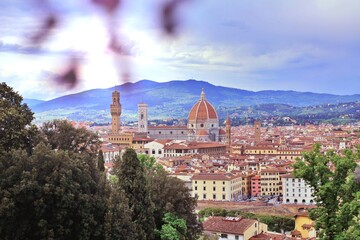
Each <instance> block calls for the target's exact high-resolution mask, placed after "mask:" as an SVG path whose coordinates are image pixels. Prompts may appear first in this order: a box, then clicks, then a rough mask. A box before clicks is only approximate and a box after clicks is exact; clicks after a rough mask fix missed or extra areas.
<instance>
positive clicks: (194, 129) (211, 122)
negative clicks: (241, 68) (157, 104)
mask: <svg viewBox="0 0 360 240" xmlns="http://www.w3.org/2000/svg"><path fill="white" fill-rule="evenodd" d="M146 115H147V114H146ZM140 121H141V119H140V116H139V122H140ZM147 129H148V132H147V134H148V136H150V137H151V138H154V139H173V140H188V141H200V142H208V141H214V142H225V141H226V131H225V130H224V129H221V128H220V126H219V117H218V114H217V112H216V110H215V108H214V107H213V106H212V105H211V103H210V102H208V101H207V100H206V95H205V92H204V89H202V91H201V94H200V99H199V100H198V101H197V102H196V103H195V104H194V105H193V107H192V108H191V110H190V112H189V115H188V123H187V126H149V127H148V128H147Z"/></svg>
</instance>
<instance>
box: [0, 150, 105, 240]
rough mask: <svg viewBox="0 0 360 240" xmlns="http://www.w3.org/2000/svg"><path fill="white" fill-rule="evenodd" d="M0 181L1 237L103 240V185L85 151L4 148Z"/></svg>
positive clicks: (1, 158)
mask: <svg viewBox="0 0 360 240" xmlns="http://www.w3.org/2000/svg"><path fill="white" fill-rule="evenodd" d="M0 179H1V183H0V184H1V185H0V199H1V202H0V236H2V239H52V238H57V239H102V236H103V235H104V229H103V226H104V214H105V211H106V202H105V197H106V196H105V192H104V191H105V188H106V187H105V182H104V181H102V178H101V177H100V176H99V174H98V171H97V169H96V166H95V164H94V163H93V161H91V160H90V159H89V157H88V156H87V155H84V154H76V155H75V154H72V156H71V157H70V156H69V154H68V153H67V152H64V151H61V150H60V151H57V152H55V151H52V150H51V149H50V148H49V147H48V146H45V144H43V143H41V144H39V145H38V146H37V147H36V148H35V149H34V152H33V154H32V155H31V156H30V157H29V156H28V155H27V154H26V153H25V152H24V151H22V150H16V151H11V152H7V153H5V154H3V155H1V156H0Z"/></svg>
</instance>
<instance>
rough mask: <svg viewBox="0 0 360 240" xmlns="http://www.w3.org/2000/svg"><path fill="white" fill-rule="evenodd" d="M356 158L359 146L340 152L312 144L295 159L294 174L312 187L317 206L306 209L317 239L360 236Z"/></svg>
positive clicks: (359, 149) (358, 156)
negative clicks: (311, 147) (323, 152)
mask: <svg viewBox="0 0 360 240" xmlns="http://www.w3.org/2000/svg"><path fill="white" fill-rule="evenodd" d="M359 158H360V148H358V149H357V151H351V150H345V151H344V153H343V154H342V155H338V154H335V153H334V152H333V151H328V152H327V153H326V154H322V153H321V152H320V145H315V146H314V148H313V151H311V152H308V153H306V154H304V161H302V160H300V159H299V160H297V162H296V164H295V165H294V168H295V175H296V177H299V178H303V179H305V181H306V182H307V183H308V184H309V185H310V186H312V187H313V188H314V196H315V199H316V202H317V208H316V209H314V210H312V211H310V217H311V218H312V219H315V220H316V229H317V230H319V233H320V239H329V240H330V239H359V238H360V231H358V230H357V229H358V226H359V222H358V221H359V219H360V203H359V199H360V195H359V192H360V184H359V182H358V181H357V180H356V176H355V168H356V167H357V164H356V161H357V160H358V159H359ZM330 166H332V167H333V169H334V170H331V169H330ZM350 236H351V237H350ZM347 237H350V238H347Z"/></svg>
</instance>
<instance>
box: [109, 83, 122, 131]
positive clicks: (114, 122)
mask: <svg viewBox="0 0 360 240" xmlns="http://www.w3.org/2000/svg"><path fill="white" fill-rule="evenodd" d="M110 113H111V130H112V133H113V134H118V133H119V131H120V115H121V104H120V93H119V92H118V91H116V90H115V91H114V92H113V93H112V104H110Z"/></svg>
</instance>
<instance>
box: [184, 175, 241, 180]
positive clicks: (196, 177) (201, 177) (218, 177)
mask: <svg viewBox="0 0 360 240" xmlns="http://www.w3.org/2000/svg"><path fill="white" fill-rule="evenodd" d="M238 177H240V176H239V175H234V174H229V173H197V174H194V175H193V176H192V178H191V179H192V180H225V181H227V180H231V179H234V178H238Z"/></svg>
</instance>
